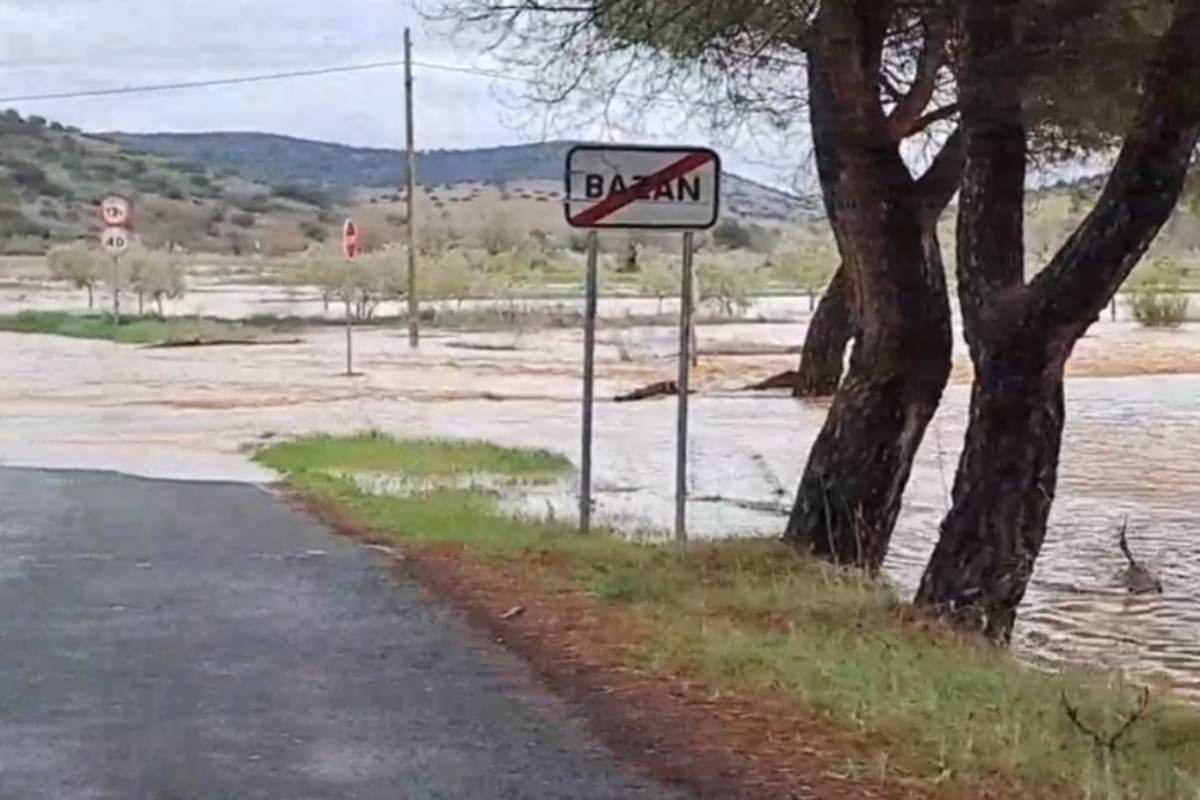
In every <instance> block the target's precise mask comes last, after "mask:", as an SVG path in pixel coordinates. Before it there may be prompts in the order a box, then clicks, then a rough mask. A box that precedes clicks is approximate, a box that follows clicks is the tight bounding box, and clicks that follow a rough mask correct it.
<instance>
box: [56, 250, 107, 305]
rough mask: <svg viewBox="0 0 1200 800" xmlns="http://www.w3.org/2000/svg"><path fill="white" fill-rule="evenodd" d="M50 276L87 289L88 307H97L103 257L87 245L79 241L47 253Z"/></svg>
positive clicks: (78, 287) (77, 287)
mask: <svg viewBox="0 0 1200 800" xmlns="http://www.w3.org/2000/svg"><path fill="white" fill-rule="evenodd" d="M46 263H47V265H48V266H49V269H50V277H52V278H54V279H55V280H60V281H69V282H70V283H71V285H72V286H74V287H75V288H76V289H86V290H87V296H88V308H94V307H95V291H96V284H97V283H98V282H99V280H100V270H101V257H100V254H99V253H97V252H96V251H94V250H92V249H90V248H88V247H87V245H85V244H83V243H81V242H77V243H74V244H68V245H58V246H57V247H52V248H50V250H49V252H47V253H46Z"/></svg>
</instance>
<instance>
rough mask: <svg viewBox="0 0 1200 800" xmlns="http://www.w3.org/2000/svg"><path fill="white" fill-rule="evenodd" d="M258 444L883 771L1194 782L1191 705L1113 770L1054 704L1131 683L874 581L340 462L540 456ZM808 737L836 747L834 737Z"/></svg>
mask: <svg viewBox="0 0 1200 800" xmlns="http://www.w3.org/2000/svg"><path fill="white" fill-rule="evenodd" d="M258 459H259V461H261V462H262V463H264V464H266V465H268V466H271V467H273V468H275V469H277V470H279V471H281V472H282V473H283V475H284V478H285V480H286V481H287V482H288V483H289V484H290V485H292V486H293V487H294V488H296V489H297V490H299V491H300V492H302V493H304V494H307V495H309V496H310V497H313V498H316V499H317V500H319V501H322V502H324V503H328V504H332V505H333V506H334V507H335V508H336V509H337V510H338V511H339V512H340V513H341V514H343V515H345V516H346V517H347V518H348V519H350V520H353V521H354V522H356V523H357V524H359V525H361V526H362V527H364V528H366V529H369V530H371V531H372V532H374V533H375V534H377V535H381V536H384V537H388V538H392V539H395V540H396V541H397V542H399V543H402V544H403V543H408V544H410V545H418V546H419V545H423V544H433V543H455V544H461V545H464V546H465V547H466V548H467V551H468V556H471V557H476V558H479V559H481V560H484V561H488V560H491V559H499V560H498V561H497V562H496V563H497V564H498V565H499V568H501V569H505V568H507V567H505V566H504V565H506V564H507V565H511V564H512V563H513V561H514V560H519V561H520V562H521V563H522V565H523V567H524V568H525V569H527V570H533V571H534V573H535V574H537V575H538V576H539V577H540V579H541V580H542V581H543V583H544V586H545V589H546V594H547V596H553V595H556V593H561V592H570V593H572V594H574V595H576V596H578V597H581V598H587V599H588V600H589V602H594V603H597V604H601V605H603V606H605V607H607V608H608V609H610V610H611V611H613V612H615V613H620V614H630V615H631V617H630V619H633V618H634V617H636V618H637V619H639V620H643V621H645V620H649V621H650V622H651V623H652V624H651V625H650V626H649V628H650V629H651V630H653V631H654V633H653V634H652V635H651V637H650V639H649V640H648V641H638V642H635V643H633V646H631V647H630V648H628V650H627V651H624V652H622V653H621V654H619V655H615V656H614V658H620V659H623V664H622V665H623V666H634V667H638V668H641V669H648V670H652V671H655V672H659V673H665V674H669V675H684V676H690V677H693V678H697V679H701V680H703V681H705V682H706V683H708V684H710V685H712V686H714V687H720V688H726V687H727V688H737V689H746V688H750V689H753V690H757V691H760V692H765V693H768V694H770V695H772V696H774V697H776V698H779V699H781V700H783V701H785V702H789V703H794V704H795V705H796V706H797V707H799V708H803V709H806V710H807V711H808V712H809V713H811V714H813V715H817V716H820V717H822V718H824V719H826V720H828V721H829V722H830V723H831V724H832V725H833V726H834V728H835V729H836V730H840V731H843V732H844V735H845V737H847V741H860V742H861V741H865V742H867V743H869V745H870V746H871V747H872V748H873V749H874V750H875V751H876V753H877V754H878V755H879V757H880V758H881V759H882V763H883V764H884V765H885V766H886V770H885V771H887V770H891V774H892V776H893V777H894V778H896V779H898V780H901V781H915V782H916V783H917V784H918V785H921V784H926V785H928V786H934V785H937V786H939V787H941V788H942V789H945V788H946V786H947V783H949V785H954V786H959V787H960V788H961V795H955V796H976V795H977V794H978V792H977V791H976V790H977V789H979V788H980V787H982V786H983V785H984V784H986V785H987V786H989V787H992V788H995V787H997V786H1001V787H1007V791H1006V794H1008V795H1010V796H1016V795H1031V796H1039V797H1085V796H1096V797H1102V796H1113V797H1126V798H1141V799H1144V800H1177V799H1181V798H1189V800H1190V799H1191V798H1195V797H1196V796H1197V794H1198V793H1200V713H1198V712H1197V711H1196V710H1195V709H1193V708H1189V707H1185V706H1182V705H1180V704H1176V703H1173V702H1171V700H1170V699H1169V698H1166V697H1156V698H1155V700H1154V702H1153V704H1152V707H1151V710H1150V711H1149V712H1148V713H1147V714H1146V715H1145V716H1144V717H1143V718H1142V719H1141V720H1140V721H1138V723H1137V724H1136V725H1134V727H1133V728H1132V729H1131V730H1130V731H1129V732H1128V734H1127V735H1126V736H1125V737H1124V738H1123V739H1122V740H1121V743H1120V746H1119V748H1118V750H1117V752H1116V756H1115V761H1114V765H1113V770H1112V775H1113V781H1114V785H1113V786H1112V787H1109V786H1108V785H1107V784H1106V781H1107V779H1106V778H1105V774H1104V771H1103V769H1102V766H1101V763H1100V760H1099V758H1098V755H1097V752H1096V750H1095V748H1094V746H1093V745H1092V743H1091V741H1090V740H1089V739H1087V738H1086V737H1084V736H1083V735H1082V734H1081V733H1080V732H1079V731H1078V730H1077V729H1075V728H1074V727H1073V726H1072V724H1071V723H1070V721H1069V720H1068V719H1067V717H1066V715H1065V713H1064V712H1063V706H1062V695H1063V693H1064V692H1065V693H1066V694H1067V696H1068V697H1069V698H1070V699H1071V702H1072V704H1074V705H1076V706H1077V707H1078V708H1079V709H1080V712H1081V716H1082V717H1083V718H1084V719H1085V720H1087V722H1088V724H1090V725H1092V726H1093V727H1095V728H1097V729H1107V730H1110V731H1111V730H1115V729H1116V727H1118V726H1119V725H1120V722H1121V720H1122V719H1123V717H1124V715H1126V714H1128V713H1129V711H1130V709H1131V708H1133V706H1134V705H1135V697H1136V691H1135V690H1134V689H1133V688H1132V687H1129V686H1126V685H1124V684H1122V683H1121V682H1120V681H1119V680H1117V679H1116V678H1115V677H1112V676H1106V675H1098V674H1088V673H1073V674H1065V675H1052V674H1047V673H1042V672H1039V671H1036V670H1033V669H1030V668H1027V667H1025V666H1023V665H1021V664H1019V663H1017V662H1016V661H1015V660H1014V659H1013V658H1012V657H1011V656H1010V655H1009V654H1008V653H1006V652H1004V651H1001V650H997V649H995V648H992V647H990V646H987V645H983V644H981V643H979V642H977V641H975V640H972V639H966V638H962V637H959V636H956V635H954V634H952V633H951V632H949V631H946V630H943V629H941V628H940V627H938V626H936V625H931V624H929V623H926V622H924V621H922V620H920V619H918V618H917V617H916V616H915V615H914V613H913V612H912V610H911V609H910V608H909V607H908V606H907V605H906V604H904V603H902V602H900V601H899V600H898V599H897V598H896V596H895V595H894V594H893V593H892V592H891V590H890V589H888V588H887V587H886V586H885V585H884V584H883V583H881V582H878V581H875V580H872V579H869V578H866V577H864V576H862V575H860V574H858V573H853V572H845V571H840V570H837V569H834V568H832V567H830V566H828V565H825V564H823V563H819V562H814V561H809V560H805V559H801V558H799V557H797V556H796V555H795V554H794V553H793V552H792V551H790V550H788V549H786V548H784V547H783V546H782V545H780V544H778V543H775V542H764V541H730V542H725V543H718V544H692V545H690V546H689V547H688V548H687V550H686V551H680V550H678V549H676V548H673V547H653V546H645V545H637V544H632V543H628V542H625V541H622V540H620V539H619V538H617V537H615V536H613V535H611V534H608V533H605V532H600V533H598V534H596V535H594V536H592V537H589V538H587V539H581V538H580V537H578V536H577V535H576V534H575V532H574V528H573V525H570V524H568V523H563V522H534V521H524V520H518V519H513V518H512V517H510V516H507V515H505V514H503V513H501V512H500V510H499V508H498V505H497V501H496V499H495V497H494V496H493V495H491V494H489V493H488V492H486V491H479V490H463V489H456V488H436V486H435V487H434V488H431V489H429V490H428V491H421V492H420V493H418V494H417V495H415V496H405V497H397V496H379V495H372V494H368V493H365V492H363V491H361V490H360V489H359V488H358V485H357V484H356V483H355V482H354V481H353V480H352V479H351V478H350V477H348V476H347V475H346V471H354V470H363V471H385V472H395V473H397V474H406V475H410V476H412V477H415V478H423V479H424V478H436V477H438V476H446V477H453V476H460V475H463V474H470V473H492V474H499V475H505V476H509V477H512V478H514V479H520V478H527V477H530V476H561V475H563V474H564V473H565V472H566V471H567V470H568V469H569V465H568V464H567V462H566V461H565V459H562V458H560V457H558V456H554V455H553V454H550V453H546V452H542V451H523V450H512V449H508V448H500V447H496V446H493V445H489V444H483V443H475V442H466V443H464V442H444V441H435V440H413V441H405V440H397V439H392V438H388V437H383V436H378V435H361V436H352V437H344V438H335V437H329V436H314V437H309V438H306V439H302V440H298V441H293V442H282V443H279V444H275V445H272V446H270V447H268V448H266V449H264V450H262V451H260V452H259V454H258ZM631 627H632V626H631ZM643 628H644V626H643ZM822 746H823V747H824V746H829V747H832V748H833V752H837V744H836V742H826V743H822ZM853 750H854V748H853V747H850V748H849V751H850V752H853ZM871 768H872V769H875V770H878V769H879V764H878V763H876V764H873V766H872V767H871ZM875 774H878V773H875Z"/></svg>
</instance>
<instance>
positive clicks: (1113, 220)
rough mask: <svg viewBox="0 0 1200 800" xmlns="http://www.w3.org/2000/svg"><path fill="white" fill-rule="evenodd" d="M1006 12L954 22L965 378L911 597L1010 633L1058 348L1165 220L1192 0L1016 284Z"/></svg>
mask: <svg viewBox="0 0 1200 800" xmlns="http://www.w3.org/2000/svg"><path fill="white" fill-rule="evenodd" d="M1016 9H1017V5H1016V3H1015V0H971V2H969V3H968V4H967V6H966V11H965V16H964V24H963V26H962V27H963V30H964V31H965V34H966V44H965V48H964V53H965V55H964V68H963V71H962V77H961V80H960V95H961V98H962V101H961V102H962V105H963V129H964V130H965V132H966V140H967V168H966V172H965V176H964V180H963V191H962V199H961V201H960V204H959V226H958V236H959V239H958V258H959V263H958V277H959V297H960V300H961V304H962V312H963V327H964V331H965V334H966V338H967V343H968V344H969V345H970V349H971V359H972V361H973V363H974V365H975V385H974V387H973V389H972V398H971V418H970V422H969V424H968V429H967V438H966V442H965V446H964V449H963V454H962V457H961V459H960V462H959V467H958V473H957V475H956V477H955V485H954V494H953V505H952V507H951V509H950V512H949V513H948V514H947V516H946V519H945V520H944V521H943V523H942V527H941V531H940V536H939V541H938V544H937V546H936V548H935V550H934V554H933V557H932V558H931V559H930V562H929V565H928V566H927V568H926V570H925V574H924V576H923V578H922V581H921V587H920V590H919V591H918V594H917V603H918V604H919V605H922V606H924V607H926V608H928V609H930V610H932V611H933V612H934V613H936V614H938V615H940V616H943V617H945V618H947V619H949V620H950V621H952V622H953V623H955V624H957V625H959V626H960V627H963V628H966V629H968V630H971V631H976V632H979V633H982V634H984V635H985V636H987V637H989V638H991V639H993V640H995V641H999V642H1007V641H1008V640H1009V638H1010V637H1011V634H1012V626H1013V623H1014V621H1015V619H1016V612H1017V607H1018V606H1019V604H1020V602H1021V599H1022V598H1023V597H1024V594H1025V590H1026V587H1027V586H1028V583H1029V579H1030V576H1031V575H1032V572H1033V568H1034V565H1035V563H1036V560H1037V556H1038V553H1039V552H1040V550H1041V547H1042V543H1043V541H1044V540H1045V536H1046V520H1047V519H1048V517H1049V514H1050V507H1051V504H1052V502H1053V500H1054V493H1055V486H1056V480H1057V470H1058V456H1059V449H1060V445H1061V440H1062V429H1063V415H1064V412H1063V371H1064V368H1065V365H1066V362H1067V359H1068V358H1069V356H1070V353H1071V350H1072V348H1073V347H1074V344H1075V342H1076V341H1078V339H1079V337H1080V336H1082V335H1083V334H1084V333H1085V332H1086V331H1087V329H1088V327H1089V326H1090V325H1091V324H1092V323H1093V322H1095V321H1096V319H1097V318H1098V317H1099V316H1100V314H1101V313H1102V312H1103V310H1104V308H1105V306H1106V305H1108V304H1109V302H1110V301H1111V300H1112V298H1113V296H1114V295H1115V294H1116V292H1117V290H1118V288H1119V287H1120V285H1121V283H1122V282H1123V281H1124V280H1125V278H1126V277H1128V275H1129V273H1130V271H1131V270H1132V269H1133V267H1134V266H1135V265H1136V264H1137V262H1138V261H1139V260H1140V259H1141V257H1142V256H1143V255H1144V254H1145V252H1146V249H1147V248H1148V247H1149V246H1150V243H1151V242H1152V241H1153V239H1154V237H1155V236H1156V235H1157V233H1158V231H1159V230H1160V229H1161V227H1162V225H1164V224H1165V223H1166V221H1167V219H1168V217H1169V216H1170V214H1171V211H1172V210H1173V209H1174V206H1175V204H1176V202H1177V201H1178V198H1179V195H1180V193H1181V192H1182V189H1183V185H1184V180H1185V177H1186V174H1187V168H1188V165H1189V163H1190V161H1191V158H1192V155H1193V153H1194V151H1195V149H1196V143H1197V140H1198V138H1200V0H1179V2H1177V3H1176V4H1175V10H1174V17H1173V19H1172V22H1171V25H1170V27H1169V28H1168V30H1167V32H1166V34H1165V35H1164V37H1163V39H1162V41H1161V42H1160V45H1159V50H1158V53H1157V54H1156V58H1155V61H1154V65H1153V66H1152V67H1151V71H1150V73H1149V75H1148V76H1147V80H1146V81H1145V87H1146V89H1145V92H1144V98H1143V101H1142V106H1141V108H1140V109H1139V111H1138V115H1137V118H1136V120H1135V121H1134V123H1133V125H1132V126H1131V128H1130V130H1129V133H1128V134H1127V136H1126V139H1125V143H1124V145H1123V147H1122V149H1121V153H1120V155H1119V156H1118V158H1117V162H1116V165H1115V166H1114V168H1113V171H1112V174H1111V175H1110V176H1109V179H1108V181H1107V183H1106V185H1105V188H1104V191H1103V192H1102V193H1101V196H1100V198H1099V200H1098V201H1097V203H1096V206H1095V208H1094V209H1093V210H1092V212H1091V213H1090V214H1089V215H1088V217H1087V218H1086V219H1085V220H1084V221H1083V223H1082V224H1081V225H1080V227H1079V229H1078V230H1076V231H1075V233H1074V234H1073V235H1072V236H1071V237H1070V238H1069V239H1068V240H1067V242H1066V244H1064V245H1063V247H1062V248H1061V249H1060V250H1059V251H1058V253H1057V254H1056V255H1055V256H1054V258H1053V259H1052V260H1051V262H1050V264H1049V265H1048V266H1047V267H1046V269H1045V270H1043V271H1042V272H1041V273H1039V275H1038V276H1037V277H1036V278H1035V279H1034V280H1033V281H1032V282H1030V283H1029V284H1025V282H1024V279H1023V275H1022V266H1023V260H1024V253H1023V246H1022V239H1023V237H1022V215H1023V208H1022V204H1023V190H1024V173H1025V130H1024V122H1023V117H1022V109H1021V105H1020V96H1021V86H1020V79H1019V76H1016V75H1015V73H1014V71H1013V70H1012V69H1011V65H1012V63H1013V61H1014V58H1013V56H1014V53H1015V51H1014V50H1012V49H1011V48H1012V47H1013V46H1014V43H1015V42H1016V41H1017V37H1016V36H1015V28H1016V21H1015V20H1014V17H1015V15H1016Z"/></svg>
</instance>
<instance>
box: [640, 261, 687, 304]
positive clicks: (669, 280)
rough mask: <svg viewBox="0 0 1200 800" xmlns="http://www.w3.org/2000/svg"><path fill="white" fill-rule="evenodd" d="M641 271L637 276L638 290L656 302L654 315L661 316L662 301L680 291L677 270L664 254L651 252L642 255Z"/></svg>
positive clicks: (673, 262)
mask: <svg viewBox="0 0 1200 800" xmlns="http://www.w3.org/2000/svg"><path fill="white" fill-rule="evenodd" d="M641 261H642V270H641V273H640V274H639V275H638V290H639V291H640V292H641V293H642V294H644V295H649V296H650V297H653V298H654V299H656V300H657V301H658V310H657V312H656V313H658V314H662V309H663V300H665V299H666V298H668V297H671V296H673V295H675V294H677V293H678V292H679V291H680V283H679V281H680V275H679V269H678V268H677V267H676V265H675V261H674V260H673V259H671V258H669V257H667V255H666V254H665V253H661V252H657V251H652V252H646V253H643V254H642V257H641Z"/></svg>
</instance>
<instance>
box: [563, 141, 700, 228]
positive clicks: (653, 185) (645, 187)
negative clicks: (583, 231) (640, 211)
mask: <svg viewBox="0 0 1200 800" xmlns="http://www.w3.org/2000/svg"><path fill="white" fill-rule="evenodd" d="M712 159H713V154H712V153H711V152H700V153H690V154H688V155H686V156H684V157H683V158H681V159H679V160H678V161H673V162H671V163H670V164H668V165H667V166H665V167H663V168H662V169H660V170H659V171H658V172H656V173H654V174H653V175H647V176H646V177H644V178H642V179H641V180H640V181H638V182H637V183H635V184H633V185H632V186H630V187H629V188H628V189H626V190H625V191H623V192H616V193H614V194H610V195H609V196H608V197H606V198H604V199H603V200H601V201H600V202H599V203H597V204H596V205H594V206H590V207H589V208H585V209H584V210H583V211H580V212H579V213H578V214H576V215H575V216H574V217H572V218H571V224H572V225H581V226H582V225H594V224H596V223H597V222H599V221H600V220H602V219H604V218H605V217H609V216H612V215H613V214H615V213H617V212H618V211H620V210H621V209H622V208H624V207H625V206H627V205H629V204H630V203H633V202H636V201H637V200H644V199H646V198H647V197H648V196H649V195H652V194H653V193H654V192H655V191H657V190H658V188H659V187H660V186H664V185H665V184H668V183H670V182H671V181H673V180H676V179H677V178H682V177H683V176H684V175H686V174H688V173H689V172H692V171H693V170H697V169H699V168H700V167H703V166H704V165H705V164H707V163H708V162H710V161H712Z"/></svg>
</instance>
